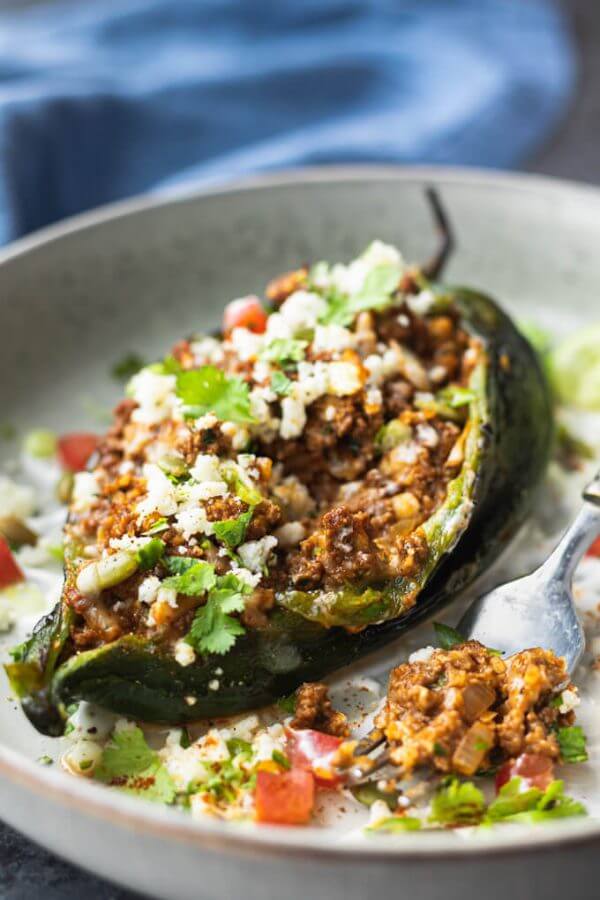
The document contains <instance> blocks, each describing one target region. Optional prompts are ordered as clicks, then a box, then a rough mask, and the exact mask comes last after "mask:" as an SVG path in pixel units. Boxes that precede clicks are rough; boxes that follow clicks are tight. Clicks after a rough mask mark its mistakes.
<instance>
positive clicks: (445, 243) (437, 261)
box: [421, 187, 454, 281]
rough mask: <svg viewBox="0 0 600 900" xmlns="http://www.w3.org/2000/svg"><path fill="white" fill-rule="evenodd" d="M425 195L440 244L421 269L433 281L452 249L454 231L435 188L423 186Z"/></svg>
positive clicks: (440, 272)
mask: <svg viewBox="0 0 600 900" xmlns="http://www.w3.org/2000/svg"><path fill="white" fill-rule="evenodd" d="M425 196H426V197H427V202H428V203H429V206H430V208H431V213H432V216H433V220H434V222H435V226H436V229H437V231H438V234H439V236H440V244H439V246H438V248H437V250H436V252H435V253H434V255H433V256H432V257H431V259H430V260H429V261H428V262H426V263H425V264H424V265H423V266H421V271H422V273H423V275H425V277H426V278H428V279H429V280H431V281H434V280H435V279H436V278H438V277H439V276H440V275H441V274H442V271H443V269H444V266H445V265H446V263H447V262H448V257H449V256H450V254H451V253H452V251H453V250H454V233H453V231H452V227H451V225H450V221H449V219H448V217H447V215H446V211H445V209H444V207H443V206H442V201H441V200H440V196H439V194H438V192H437V191H436V189H435V188H433V187H427V188H425Z"/></svg>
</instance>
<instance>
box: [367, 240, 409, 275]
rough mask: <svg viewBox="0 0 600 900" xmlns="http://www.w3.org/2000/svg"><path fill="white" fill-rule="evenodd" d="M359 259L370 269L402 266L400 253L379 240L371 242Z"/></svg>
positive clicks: (390, 245)
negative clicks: (383, 266)
mask: <svg viewBox="0 0 600 900" xmlns="http://www.w3.org/2000/svg"><path fill="white" fill-rule="evenodd" d="M361 259H362V260H363V261H364V262H366V263H367V264H368V265H369V266H370V267H371V268H372V269H373V268H375V267H376V266H382V265H392V266H400V267H402V266H403V265H404V260H403V259H402V255H401V254H400V251H399V250H397V249H396V247H394V246H392V244H384V243H383V241H379V240H375V241H371V243H370V244H369V246H368V247H367V249H366V250H365V251H364V252H363V254H362V256H361Z"/></svg>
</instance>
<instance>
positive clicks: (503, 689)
mask: <svg viewBox="0 0 600 900" xmlns="http://www.w3.org/2000/svg"><path fill="white" fill-rule="evenodd" d="M578 703H579V697H578V694H577V688H576V687H575V686H574V685H573V684H572V683H571V681H570V679H569V676H568V673H567V670H566V666H565V662H564V660H563V659H562V658H559V657H556V656H555V655H554V654H553V653H552V652H551V651H550V650H542V649H541V648H539V647H537V648H534V649H531V650H524V651H522V652H521V653H516V654H514V655H513V656H511V657H509V658H508V659H506V660H504V659H501V658H500V656H499V655H497V654H496V653H494V651H491V650H489V649H488V648H487V647H484V646H483V645H482V644H480V643H478V642H477V641H467V642H465V643H464V644H459V645H457V646H455V647H452V648H451V649H449V650H434V649H433V648H427V649H425V650H422V651H419V653H417V654H414V656H413V657H412V658H411V661H410V662H408V663H404V664H402V665H400V666H397V667H396V668H395V669H393V671H392V672H391V674H390V681H389V687H388V695H387V702H386V704H385V707H384V708H383V710H382V711H381V713H380V714H379V716H378V717H377V720H376V726H377V727H378V728H379V729H381V731H382V732H383V734H384V735H385V738H386V740H387V742H388V746H389V758H390V761H391V762H392V764H393V765H395V766H397V767H398V768H399V769H400V771H401V772H402V773H404V774H405V775H409V774H410V773H411V772H412V771H413V770H414V769H416V768H418V767H423V766H429V767H431V768H432V769H434V770H435V771H437V772H443V773H456V774H459V775H469V776H470V775H474V774H475V773H477V772H480V771H485V770H489V769H490V768H492V767H498V766H499V765H502V764H503V763H505V762H506V761H507V760H514V759H516V758H518V757H520V756H521V755H522V754H529V755H532V756H536V757H541V758H543V759H544V760H547V769H548V772H550V771H551V769H552V763H553V762H556V761H558V760H559V759H560V758H561V744H560V739H559V738H560V735H561V733H562V732H561V729H565V728H568V727H570V726H571V725H573V722H574V718H575V714H574V712H573V710H574V708H575V706H576V705H577V704H578Z"/></svg>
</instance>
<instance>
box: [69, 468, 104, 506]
mask: <svg viewBox="0 0 600 900" xmlns="http://www.w3.org/2000/svg"><path fill="white" fill-rule="evenodd" d="M99 491H100V488H99V485H98V479H97V478H96V475H95V474H94V473H93V472H76V473H75V475H74V477H73V493H72V494H71V508H72V509H73V510H75V512H84V511H85V510H86V509H89V508H90V506H91V505H92V503H93V502H94V500H95V499H96V498H97V496H98V493H99Z"/></svg>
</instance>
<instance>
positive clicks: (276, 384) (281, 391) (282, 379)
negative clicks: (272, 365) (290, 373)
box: [271, 371, 292, 397]
mask: <svg viewBox="0 0 600 900" xmlns="http://www.w3.org/2000/svg"><path fill="white" fill-rule="evenodd" d="M271 389H272V390H273V391H274V392H275V393H276V394H277V395H278V396H279V397H286V396H287V395H288V394H289V392H290V391H291V389H292V382H291V381H290V379H289V378H288V377H287V375H284V374H283V372H279V371H277V372H273V374H272V375H271Z"/></svg>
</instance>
